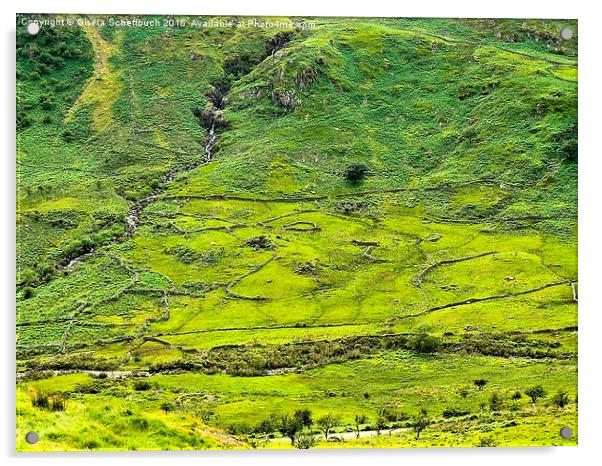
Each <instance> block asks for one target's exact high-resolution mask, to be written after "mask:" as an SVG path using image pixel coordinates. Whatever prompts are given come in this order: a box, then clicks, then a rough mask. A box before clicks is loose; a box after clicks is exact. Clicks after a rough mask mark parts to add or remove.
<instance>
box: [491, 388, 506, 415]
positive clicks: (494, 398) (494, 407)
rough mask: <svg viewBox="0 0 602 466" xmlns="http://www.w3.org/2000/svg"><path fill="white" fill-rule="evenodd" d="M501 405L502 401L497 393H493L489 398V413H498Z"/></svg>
mask: <svg viewBox="0 0 602 466" xmlns="http://www.w3.org/2000/svg"><path fill="white" fill-rule="evenodd" d="M503 404H504V399H503V398H502V395H500V394H499V393H498V392H493V393H492V394H491V396H490V397H489V409H491V411H499V410H500V409H502V406H503Z"/></svg>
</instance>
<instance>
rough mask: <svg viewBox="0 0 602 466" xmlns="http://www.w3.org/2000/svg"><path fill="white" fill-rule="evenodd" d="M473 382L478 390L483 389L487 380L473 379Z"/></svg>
mask: <svg viewBox="0 0 602 466" xmlns="http://www.w3.org/2000/svg"><path fill="white" fill-rule="evenodd" d="M474 384H475V385H476V386H477V388H478V389H479V390H483V388H484V387H485V385H487V380H485V379H477V380H475V381H474Z"/></svg>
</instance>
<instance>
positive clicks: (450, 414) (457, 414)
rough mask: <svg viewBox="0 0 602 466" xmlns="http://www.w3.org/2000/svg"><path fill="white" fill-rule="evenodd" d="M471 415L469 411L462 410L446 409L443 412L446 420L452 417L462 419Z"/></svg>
mask: <svg viewBox="0 0 602 466" xmlns="http://www.w3.org/2000/svg"><path fill="white" fill-rule="evenodd" d="M468 414H470V412H469V411H463V410H461V409H460V408H445V410H443V417H444V418H445V419H450V418H452V417H461V416H466V415H468Z"/></svg>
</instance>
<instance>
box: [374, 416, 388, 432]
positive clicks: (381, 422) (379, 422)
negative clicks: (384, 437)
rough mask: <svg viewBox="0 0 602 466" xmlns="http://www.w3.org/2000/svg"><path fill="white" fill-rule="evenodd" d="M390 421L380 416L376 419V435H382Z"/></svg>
mask: <svg viewBox="0 0 602 466" xmlns="http://www.w3.org/2000/svg"><path fill="white" fill-rule="evenodd" d="M388 422H389V421H387V418H386V417H385V416H378V417H377V418H376V435H380V431H381V430H383V429H386V428H387V426H388V425H389V424H388Z"/></svg>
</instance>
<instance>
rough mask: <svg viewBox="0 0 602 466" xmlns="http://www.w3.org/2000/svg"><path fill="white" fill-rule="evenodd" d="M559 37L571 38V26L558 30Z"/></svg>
mask: <svg viewBox="0 0 602 466" xmlns="http://www.w3.org/2000/svg"><path fill="white" fill-rule="evenodd" d="M560 37H561V38H562V39H564V40H571V39H572V38H573V30H572V29H571V28H562V29H561V30H560Z"/></svg>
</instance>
